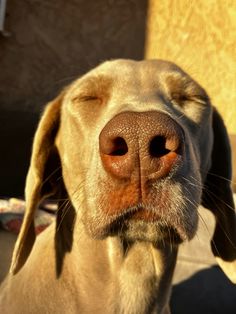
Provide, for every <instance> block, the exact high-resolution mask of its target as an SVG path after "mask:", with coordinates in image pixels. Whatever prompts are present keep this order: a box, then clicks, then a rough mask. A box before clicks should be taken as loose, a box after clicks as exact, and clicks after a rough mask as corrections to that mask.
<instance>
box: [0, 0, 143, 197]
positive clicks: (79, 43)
mask: <svg viewBox="0 0 236 314" xmlns="http://www.w3.org/2000/svg"><path fill="white" fill-rule="evenodd" d="M147 2H148V1H147V0H140V1H135V0H118V1H116V0H98V1H87V0H77V1H69V2H65V1H63V0H51V1H50V2H48V1H17V0H12V1H9V2H8V3H7V15H6V20H5V28H6V29H7V30H8V31H9V32H10V33H11V37H8V38H4V37H1V36H0V69H1V71H0V117H1V118H0V119H1V121H0V147H1V152H2V153H1V154H0V177H1V180H0V196H21V195H23V188H24V181H25V175H26V171H27V167H28V163H29V152H30V150H31V142H32V137H33V131H34V129H35V124H36V121H37V120H38V116H39V112H40V111H41V110H42V107H43V105H44V104H45V103H46V102H47V101H48V100H50V99H52V98H53V97H54V96H55V95H56V94H57V93H58V91H59V90H60V89H61V88H62V87H64V86H65V85H67V84H69V83H70V82H71V81H72V80H73V79H74V78H76V77H78V76H80V75H81V74H83V73H84V72H87V71H88V70H89V69H91V68H92V67H94V66H96V65H97V64H98V63H100V62H102V61H104V60H107V59H112V58H132V59H143V57H144V46H145V32H146V14H147V6H148V3H147Z"/></svg>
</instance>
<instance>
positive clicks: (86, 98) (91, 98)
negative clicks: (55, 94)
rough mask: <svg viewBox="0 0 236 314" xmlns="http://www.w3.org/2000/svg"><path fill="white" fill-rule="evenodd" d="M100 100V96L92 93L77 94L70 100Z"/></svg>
mask: <svg viewBox="0 0 236 314" xmlns="http://www.w3.org/2000/svg"><path fill="white" fill-rule="evenodd" d="M98 100H99V101H100V98H99V97H97V96H95V95H94V96H92V95H79V96H76V97H74V98H72V102H89V101H98Z"/></svg>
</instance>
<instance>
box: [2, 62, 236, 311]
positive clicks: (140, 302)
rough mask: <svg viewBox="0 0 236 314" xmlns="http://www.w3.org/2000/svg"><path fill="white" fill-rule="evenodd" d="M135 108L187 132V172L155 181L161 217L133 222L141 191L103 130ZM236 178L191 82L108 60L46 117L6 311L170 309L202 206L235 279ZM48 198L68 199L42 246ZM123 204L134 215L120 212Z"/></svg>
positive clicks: (155, 68)
mask: <svg viewBox="0 0 236 314" xmlns="http://www.w3.org/2000/svg"><path fill="white" fill-rule="evenodd" d="M126 112H136V113H137V114H139V113H146V112H149V116H152V114H150V112H151V113H153V119H154V120H155V116H156V115H158V114H159V113H161V114H164V115H165V116H168V117H170V119H172V120H173V121H174V122H175V124H176V125H178V127H179V128H180V129H181V130H182V131H183V139H182V145H183V146H184V153H183V156H182V159H181V167H179V168H178V169H173V170H172V171H171V172H170V174H169V175H167V176H166V177H165V178H164V179H162V180H156V181H155V182H154V183H153V184H152V185H151V186H150V191H151V194H150V195H151V196H150V197H149V198H148V201H146V203H145V206H146V211H148V210H150V211H154V212H156V213H158V214H159V215H160V221H158V222H156V221H153V222H150V223H148V222H145V221H142V220H137V219H136V220H135V219H132V214H133V212H138V211H139V210H140V208H139V205H140V204H138V203H137V201H136V198H135V195H136V194H135V193H136V192H139V193H140V191H137V190H138V189H139V188H138V187H136V186H135V187H132V188H133V190H132V191H131V190H129V187H127V189H126V188H125V187H124V186H120V185H119V186H118V185H117V183H116V181H115V180H114V179H113V178H112V177H111V176H109V175H108V174H107V172H106V170H105V169H104V167H103V164H102V161H101V158H100V154H99V135H100V134H101V132H102V130H103V129H104V127H105V126H106V125H107V124H108V123H109V121H111V120H112V119H114V118H115V117H117V115H119V114H121V113H126ZM138 116H140V115H138ZM150 119H151V118H150ZM163 127H168V126H163ZM143 132H145V130H143ZM230 180H231V154H230V146H229V140H228V136H227V132H226V129H225V126H224V123H223V121H222V119H221V117H220V115H219V114H218V112H217V111H216V109H215V108H214V107H213V106H212V105H211V103H210V100H209V98H208V96H207V94H206V92H205V91H204V90H203V89H202V88H201V87H200V86H199V85H198V84H197V83H196V82H195V81H194V80H193V79H192V78H191V77H189V76H188V75H187V74H186V73H185V72H184V71H182V70H181V69H180V68H179V67H177V66H176V65H174V64H172V63H170V62H166V61H161V60H150V61H139V62H137V61H132V60H115V61H110V62H105V63H103V64H102V65H100V66H98V67H97V68H95V69H93V70H92V71H90V72H89V73H88V74H86V75H84V76H83V77H81V78H79V79H78V80H77V81H75V82H74V83H72V84H71V85H70V86H69V87H67V88H66V89H65V90H64V91H63V92H62V93H61V94H60V95H59V96H58V97H57V98H56V99H55V100H54V101H52V102H51V103H49V104H48V105H47V107H46V110H45V112H44V114H43V116H42V118H41V121H40V123H39V126H38V129H37V132H36V135H35V139H34V144H33V152H32V158H31V164H30V169H29V172H28V176H27V182H26V204H27V208H26V213H25V217H24V222H23V225H22V228H21V232H20V235H19V237H18V240H17V243H16V246H15V250H14V254H13V259H12V266H11V272H10V274H9V275H8V277H7V279H6V280H5V282H4V283H3V286H2V288H1V294H0V312H1V313H11V314H14V313H129V314H132V313H159V314H163V313H169V307H168V301H169V296H170V291H171V280H172V275H173V271H174V267H175V262H176V256H177V251H178V245H179V243H180V242H182V241H185V240H189V239H191V238H192V237H193V236H194V235H195V233H196V229H197V222H198V206H199V205H200V204H201V203H202V204H203V205H204V206H205V207H206V208H208V209H209V210H210V211H212V212H213V214H214V215H215V217H216V228H215V233H214V236H213V239H212V251H213V254H214V255H215V256H216V258H217V261H218V262H219V265H220V266H221V267H222V269H223V271H224V272H225V273H226V275H227V276H228V277H229V278H230V279H231V280H232V281H233V282H234V283H236V216H235V211H234V204H233V199H232V191H231V188H230ZM122 191H123V192H122ZM48 195H54V197H57V198H58V204H59V209H58V214H57V221H56V223H53V224H52V225H51V226H50V227H49V228H48V229H47V230H46V231H44V232H43V233H42V234H41V235H40V236H39V237H38V238H37V240H36V241H35V233H34V213H35V210H36V208H37V205H38V203H39V202H40V201H41V200H42V198H44V197H45V196H48ZM158 204H159V205H158ZM142 206H144V203H143V204H142ZM145 206H144V207H145ZM131 207H132V210H131V209H130V208H131ZM118 208H119V211H120V210H122V211H123V212H128V213H129V215H130V216H129V217H128V218H127V217H123V216H122V219H120V217H118V216H117V215H116V214H114V215H111V214H110V213H111V212H113V213H116V212H117V211H118ZM114 225H115V228H114ZM163 226H164V227H165V228H164V227H163ZM163 228H164V229H165V230H167V231H168V232H167V233H166V232H164V231H163ZM176 236H177V238H178V241H177V240H176ZM34 242H35V243H34Z"/></svg>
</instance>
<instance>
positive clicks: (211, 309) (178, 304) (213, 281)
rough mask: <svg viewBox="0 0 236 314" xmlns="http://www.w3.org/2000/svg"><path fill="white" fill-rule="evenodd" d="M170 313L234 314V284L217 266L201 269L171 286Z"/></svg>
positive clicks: (235, 310) (235, 303) (235, 299)
mask: <svg viewBox="0 0 236 314" xmlns="http://www.w3.org/2000/svg"><path fill="white" fill-rule="evenodd" d="M171 313H172V314H190V313H191V314H199V313H204V314H234V313H236V285H234V284H232V283H231V282H230V281H229V280H228V279H227V278H226V276H225V275H224V274H223V272H222V271H221V269H220V268H219V267H218V266H213V267H211V268H208V269H205V270H202V271H199V272H197V273H196V274H194V275H193V276H192V277H190V278H189V279H187V280H185V281H183V282H181V283H180V284H177V285H175V286H174V287H173V290H172V297H171Z"/></svg>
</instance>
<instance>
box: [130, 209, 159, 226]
mask: <svg viewBox="0 0 236 314" xmlns="http://www.w3.org/2000/svg"><path fill="white" fill-rule="evenodd" d="M129 219H134V220H142V221H146V222H154V221H158V220H160V219H161V215H160V214H159V213H158V211H157V210H153V209H149V208H147V207H145V206H142V205H141V206H138V207H137V208H134V209H133V210H132V209H131V211H130V217H129Z"/></svg>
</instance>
